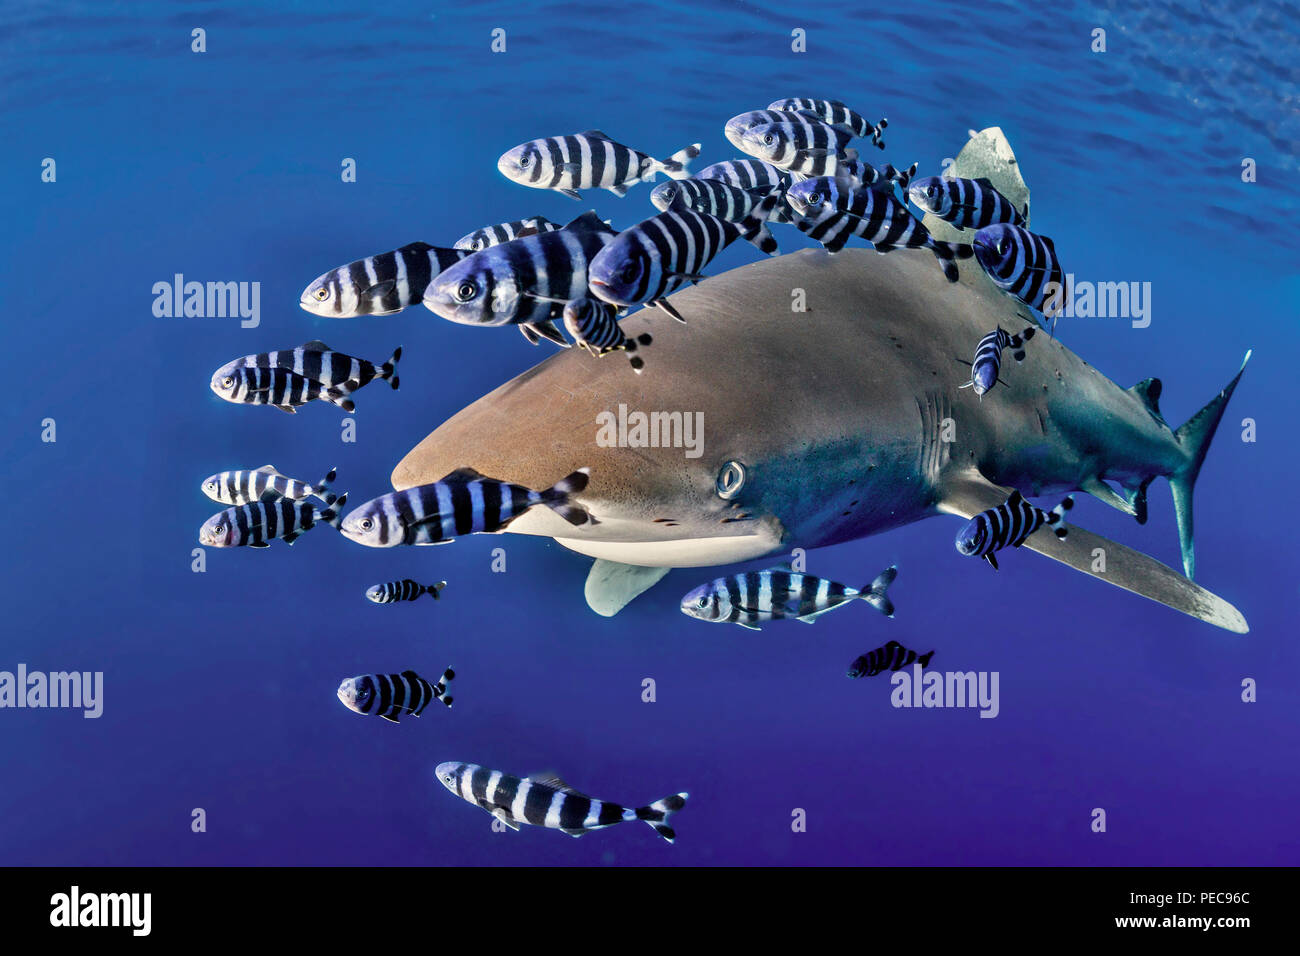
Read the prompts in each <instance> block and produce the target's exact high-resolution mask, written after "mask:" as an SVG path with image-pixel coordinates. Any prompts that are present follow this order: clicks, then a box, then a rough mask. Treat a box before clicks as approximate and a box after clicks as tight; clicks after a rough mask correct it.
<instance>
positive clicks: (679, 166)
mask: <svg viewBox="0 0 1300 956" xmlns="http://www.w3.org/2000/svg"><path fill="white" fill-rule="evenodd" d="M698 155H700V144H699V143H692V144H691V145H690V146H687V147H686V148H685V149H679V150H678V151H677V152H675V153H673V154H672V155H671V156H669V157H668V158H667V159H664V160H655V161H654V162H653V163H651V164H650V169H649V171H648V172H647V173H646V174H645V176H644V177H642V178H643V179H644V180H646V181H647V182H653V181H654V178H655V173H659V172H663V173H667V174H668V175H669V176H670V177H672V178H673V179H686V178H687V177H688V176H689V175H690V174H689V172H688V168H689V167H690V165H691V160H692V159H694V158H695V157H696V156H698Z"/></svg>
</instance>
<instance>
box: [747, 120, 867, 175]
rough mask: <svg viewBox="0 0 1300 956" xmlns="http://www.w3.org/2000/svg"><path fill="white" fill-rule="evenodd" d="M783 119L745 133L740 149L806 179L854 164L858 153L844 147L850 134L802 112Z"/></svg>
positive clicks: (850, 136) (831, 173)
mask: <svg viewBox="0 0 1300 956" xmlns="http://www.w3.org/2000/svg"><path fill="white" fill-rule="evenodd" d="M785 117H786V118H785V119H783V120H782V121H781V122H778V123H763V124H762V125H759V126H754V127H751V128H750V129H748V130H746V131H745V135H744V136H742V137H741V138H740V148H741V149H742V150H744V151H745V152H746V153H748V154H749V155H750V156H756V157H757V158H759V159H761V160H763V161H764V162H768V163H771V164H772V165H773V166H775V167H777V168H778V169H784V170H787V171H789V172H792V173H802V174H803V175H805V176H834V175H835V174H836V172H837V171H838V170H839V169H840V166H841V164H843V163H852V162H856V161H857V159H858V151H857V150H856V149H849V148H848V145H847V144H848V142H849V140H851V139H852V138H853V136H852V134H850V133H848V132H846V131H845V130H843V129H840V128H838V127H835V126H827V125H826V124H825V123H823V122H821V121H820V120H816V119H812V118H811V117H808V116H805V115H803V114H802V113H786V114H785ZM862 165H864V166H865V165H866V164H865V163H864V164H862ZM858 168H859V167H858V166H856V165H855V166H853V167H852V169H853V170H855V171H856V170H857V169H858Z"/></svg>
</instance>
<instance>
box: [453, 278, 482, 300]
mask: <svg viewBox="0 0 1300 956" xmlns="http://www.w3.org/2000/svg"><path fill="white" fill-rule="evenodd" d="M476 295H478V286H476V285H475V284H474V283H473V282H470V281H468V280H466V281H465V282H462V283H461V284H460V285H458V286H457V287H456V298H457V299H458V300H460V301H461V302H469V301H470V300H471V299H473V298H474V296H476Z"/></svg>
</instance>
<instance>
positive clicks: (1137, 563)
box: [937, 474, 1250, 634]
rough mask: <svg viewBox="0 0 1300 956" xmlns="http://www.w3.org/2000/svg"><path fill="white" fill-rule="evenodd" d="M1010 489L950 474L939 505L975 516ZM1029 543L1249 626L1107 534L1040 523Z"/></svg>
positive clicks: (1180, 605)
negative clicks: (1061, 533) (1058, 531)
mask: <svg viewBox="0 0 1300 956" xmlns="http://www.w3.org/2000/svg"><path fill="white" fill-rule="evenodd" d="M1007 494H1008V492H1007V490H1005V489H1002V488H999V487H998V486H997V485H994V484H993V483H991V482H989V481H986V480H985V479H984V478H983V477H981V476H980V475H978V474H968V475H964V476H959V477H956V478H953V479H949V480H948V481H947V482H946V483H945V484H944V485H943V487H942V489H941V495H940V499H939V502H938V506H937V507H938V509H939V510H940V511H942V512H944V513H945V514H953V515H958V516H960V517H962V518H966V519H969V518H972V517H974V516H975V515H977V514H979V513H980V512H981V511H985V510H987V509H989V508H993V507H996V506H997V505H999V504H1001V503H1002V502H1004V501H1005V500H1006V499H1007ZM1024 544H1025V547H1026V548H1028V549H1029V550H1031V551H1037V552H1038V553H1039V554H1042V555H1046V556H1047V557H1049V558H1051V559H1052V560H1054V561H1060V562H1061V563H1062V564H1067V565H1069V566H1070V567H1072V568H1074V569H1075V570H1076V571H1082V572H1083V573H1084V574H1088V575H1091V576H1092V577H1094V578H1097V579H1098V580H1101V581H1105V582H1106V583H1107V584H1113V585H1115V586H1116V587H1119V588H1123V589H1124V590H1126V591H1132V592H1133V593H1134V594H1140V595H1142V597H1144V598H1149V599H1150V600H1152V601H1158V602H1159V603H1161V604H1163V605H1165V606H1166V607H1171V608H1173V609H1174V610H1175V611H1182V612H1183V613H1184V614H1188V615H1190V616H1192V617H1194V618H1197V619H1198V620H1201V621H1205V622H1206V623H1207V624H1213V625H1214V626H1215V627H1221V628H1223V629H1225V630H1228V631H1235V632H1236V633H1238V634H1245V633H1246V632H1247V631H1249V630H1250V626H1249V625H1248V624H1247V623H1246V619H1245V618H1244V617H1242V615H1241V612H1240V611H1238V610H1237V609H1236V608H1235V607H1233V606H1232V605H1231V604H1229V603H1228V602H1227V601H1225V600H1223V598H1221V597H1219V596H1218V595H1215V594H1211V593H1210V592H1209V591H1207V590H1205V588H1203V587H1201V586H1200V585H1198V584H1196V583H1195V582H1193V581H1192V580H1190V579H1189V578H1185V577H1183V576H1182V575H1181V574H1179V573H1178V572H1177V571H1175V570H1174V569H1173V568H1170V567H1167V566H1166V565H1163V564H1161V563H1160V562H1159V561H1157V560H1156V559H1155V558H1152V557H1150V556H1148V555H1145V554H1143V553H1142V552H1141V551H1134V550H1133V549H1132V548H1128V547H1125V546H1124V545H1122V544H1119V543H1117V542H1115V541H1111V540H1110V539H1109V538H1103V537H1102V536H1101V535H1099V534H1093V533H1092V532H1091V531H1086V530H1084V529H1083V528H1080V527H1079V526H1078V525H1074V524H1072V525H1070V529H1069V536H1068V537H1066V538H1064V539H1061V538H1058V537H1056V535H1055V533H1054V532H1053V531H1052V529H1050V528H1042V529H1039V530H1038V531H1036V532H1035V533H1034V534H1032V535H1030V536H1029V537H1028V538H1026V539H1025V542H1024Z"/></svg>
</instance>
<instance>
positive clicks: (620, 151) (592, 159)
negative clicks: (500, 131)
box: [497, 129, 700, 200]
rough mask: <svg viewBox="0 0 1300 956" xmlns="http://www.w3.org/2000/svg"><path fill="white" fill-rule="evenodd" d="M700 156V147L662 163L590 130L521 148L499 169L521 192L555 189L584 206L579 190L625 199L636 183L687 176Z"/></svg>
mask: <svg viewBox="0 0 1300 956" xmlns="http://www.w3.org/2000/svg"><path fill="white" fill-rule="evenodd" d="M698 155H700V144H699V143H695V144H693V145H691V146H687V147H686V148H685V149H681V150H678V151H677V152H675V153H673V154H672V155H671V156H669V157H668V158H667V159H664V160H659V159H655V158H654V157H653V156H647V155H646V154H645V153H642V152H638V151H637V150H635V149H632V148H631V147H630V146H624V145H623V144H622V143H616V142H614V140H612V139H610V138H609V137H608V136H607V135H605V134H604V133H602V132H601V131H600V130H598V129H589V130H587V131H585V132H582V133H574V134H572V135H571V136H550V137H547V138H545V139H534V140H530V141H529V142H527V143H521V144H520V145H518V146H516V147H515V148H514V149H512V150H510V151H508V152H506V153H505V154H503V155H502V157H501V158H500V159H499V160H497V169H499V170H500V171H501V175H502V176H505V177H506V179H509V180H511V181H513V182H516V183H519V184H520V185H521V186H532V187H533V188H534V189H554V190H555V191H556V192H559V193H563V194H564V195H566V196H568V197H569V198H570V199H577V200H581V199H582V196H580V195H579V194H578V190H579V189H608V190H609V191H610V192H612V193H613V194H614V195H615V196H626V195H627V191H628V190H629V189H630V188H632V187H633V186H635V185H636V184H637V183H650V182H654V178H655V174H656V173H665V174H667V175H669V176H673V177H677V176H685V175H687V167H688V166H689V165H690V162H691V160H692V159H694V158H695V157H696V156H698Z"/></svg>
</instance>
